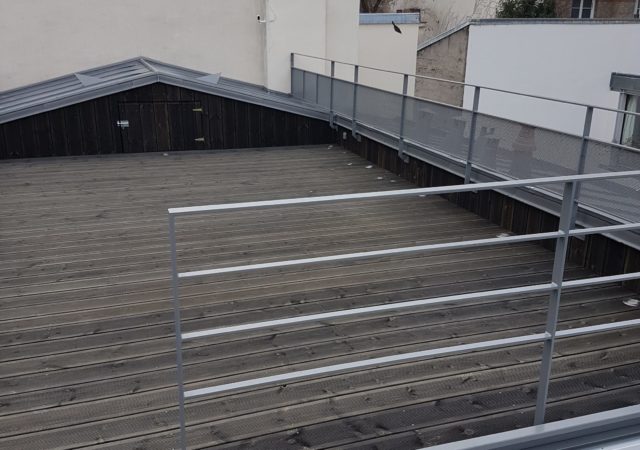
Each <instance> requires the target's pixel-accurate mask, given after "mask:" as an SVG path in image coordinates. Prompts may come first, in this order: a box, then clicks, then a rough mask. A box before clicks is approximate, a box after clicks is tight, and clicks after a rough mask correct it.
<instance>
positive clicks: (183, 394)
mask: <svg viewBox="0 0 640 450" xmlns="http://www.w3.org/2000/svg"><path fill="white" fill-rule="evenodd" d="M630 177H640V170H634V171H627V172H614V173H599V174H583V175H571V176H563V177H548V178H537V179H531V180H510V181H501V182H492V183H477V184H474V185H458V186H443V187H431V188H418V189H404V190H396V191H382V192H367V193H357V194H345V195H330V196H322V197H304V198H294V199H284V200H267V201H257V202H243V203H230V204H217V205H205V206H192V207H181V208H170V209H169V210H168V213H169V241H170V247H171V290H172V298H173V311H174V326H175V333H176V365H177V385H178V394H179V395H178V398H179V419H180V446H181V448H183V449H186V417H185V400H186V399H187V398H196V397H201V396H204V395H210V394H213V393H220V392H227V391H231V390H236V389H242V388H247V387H252V386H260V385H265V384H270V383H278V382H282V381H290V380H297V379H302V378H306V377H310V376H315V375H320V374H329V373H337V372H343V371H346V370H353V369H358V368H364V367H377V366H380V365H385V364H391V363H397V362H400V361H411V360H418V359H425V358H433V357H437V356H443V355H452V354H461V353H468V352H473V351H478V350H485V349H492V348H501V347H509V346H514V345H522V344H526V343H535V342H543V343H544V349H543V355H542V365H541V369H540V378H539V382H538V395H537V400H536V412H535V424H541V423H544V416H545V410H546V403H547V393H548V387H549V381H550V377H551V365H552V359H553V348H554V344H555V340H556V338H563V337H572V336H579V335H583V334H588V333H597V332H604V331H611V330H618V329H623V328H628V327H635V326H640V319H635V320H627V321H621V322H614V323H607V324H600V325H592V326H585V327H579V328H573V329H568V330H557V325H558V311H559V308H560V298H561V293H562V289H563V288H573V287H584V286H594V285H598V284H605V283H614V282H622V281H627V280H635V279H640V272H635V273H628V274H619V275H610V276H603V277H595V278H586V279H579V280H571V281H565V280H564V277H563V276H564V267H565V262H566V259H567V254H568V245H569V239H570V237H572V236H584V235H590V234H599V233H603V232H615V231H622V230H632V229H640V223H631V224H622V225H611V226H604V227H592V228H584V229H575V228H574V222H575V214H576V210H577V201H576V193H577V191H578V187H579V185H580V183H582V182H585V181H597V180H607V179H619V178H630ZM554 183H556V184H557V183H562V184H564V195H563V200H562V212H561V216H560V225H559V228H558V230H557V231H551V232H545V233H535V234H525V235H516V236H504V237H496V238H489V239H476V240H467V241H460V242H449V243H439V244H429V245H421V246H413V247H402V248H391V249H385V250H376V251H367V252H358V253H348V254H339V255H330V256H321V257H314V258H303V259H293V260H284V261H275V262H269V263H260V264H249V265H241V266H229V267H222V268H216V269H204V270H198V271H190V272H179V271H178V268H177V250H176V248H177V247H176V218H177V217H180V216H183V215H193V214H207V213H213V212H219V211H230V210H244V209H249V208H269V207H279V206H291V205H312V204H317V203H322V202H339V201H346V200H366V199H379V198H388V197H400V196H415V195H441V194H448V193H459V192H471V191H482V190H492V189H498V188H499V189H508V188H517V187H521V186H539V185H545V184H554ZM545 239H555V241H556V246H555V256H554V263H553V270H552V277H551V280H550V282H549V283H544V284H538V285H532V286H520V287H514V288H508V289H500V290H493V291H481V292H473V293H467V294H459V295H452V296H447V297H437V298H428V299H419V300H413V301H406V302H398V303H392V304H384V305H377V306H371V307H363V308H353V309H346V310H337V311H331V312H328V313H322V314H308V315H301V316H296V317H288V318H283V319H277V320H270V321H263V322H254V323H248V324H242V325H235V326H226V327H216V328H210V329H204V330H198V331H192V332H188V333H183V332H182V319H181V307H180V299H179V283H180V280H181V279H187V278H195V277H204V276H213V275H218V274H223V273H232V272H246V271H255V270H260V269H265V268H274V267H287V266H295V265H303V264H305V265H307V264H315V263H320V262H327V261H348V260H356V259H363V258H370V257H373V256H384V255H391V254H404V253H410V252H426V251H432V250H443V249H454V248H473V247H479V246H488V245H499V244H508V243H514V242H530V241H540V240H545ZM545 292H548V293H550V302H549V307H548V312H547V323H546V326H545V332H543V333H537V334H531V335H524V336H516V337H510V338H504V339H496V340H490V341H484V342H478V343H472V344H462V345H456V346H451V347H442V348H437V349H430V350H423V351H417V352H411V353H404V354H399V355H392V356H385V357H380V358H372V359H365V360H359V361H354V362H349V363H343V364H334V365H328V366H323V367H318V368H314V369H309V370H302V371H294V372H288V373H284V374H279V375H273V376H266V377H259V378H254V379H251V380H245V381H240V382H233V383H226V384H222V385H217V386H210V387H204V388H198V389H191V390H185V388H184V368H183V358H182V343H183V341H185V340H192V339H199V338H204V337H208V336H214V335H223V334H229V333H236V332H243V331H248V330H255V329H260V328H270V327H275V326H287V325H291V324H294V323H302V322H311V321H321V320H326V319H331V318H338V317H346V316H355V315H365V314H371V313H381V312H386V311H397V310H401V309H405V308H419V307H423V306H427V305H433V304H439V303H445V302H462V301H468V300H472V299H480V298H501V297H505V296H513V295H520V294H531V293H545Z"/></svg>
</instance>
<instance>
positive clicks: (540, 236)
mask: <svg viewBox="0 0 640 450" xmlns="http://www.w3.org/2000/svg"><path fill="white" fill-rule="evenodd" d="M561 236H564V232H562V231H548V232H546V233H532V234H523V235H516V236H502V237H495V238H487V239H474V240H468V241H459V242H443V243H439V244H427V245H416V246H414V247H399V248H389V249H385V250H372V251H368V252H357V253H343V254H340V255H330V256H317V257H315V258H302V259H290V260H286V261H274V262H268V263H259V264H247V265H242V266H231V267H221V268H218V269H204V270H194V271H191V272H181V273H179V274H178V278H195V277H203V276H207V275H217V274H222V273H232V272H247V271H252V270H259V269H272V268H276V267H288V266H297V265H303V264H316V263H321V262H330V261H345V260H352V259H362V258H371V257H374V256H388V255H397V254H402V253H414V252H422V251H430V250H455V249H460V248H472V247H481V246H484V245H491V244H497V245H499V244H510V243H516V242H531V241H540V240H545V239H553V238H557V237H561Z"/></svg>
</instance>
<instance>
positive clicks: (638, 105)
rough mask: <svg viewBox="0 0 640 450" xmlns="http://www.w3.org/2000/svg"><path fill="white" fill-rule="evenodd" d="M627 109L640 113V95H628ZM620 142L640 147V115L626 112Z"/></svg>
mask: <svg viewBox="0 0 640 450" xmlns="http://www.w3.org/2000/svg"><path fill="white" fill-rule="evenodd" d="M624 109H625V111H632V112H637V113H640V95H628V94H627V101H626V105H625V108H624ZM620 143H621V144H622V145H627V146H629V147H636V148H640V116H632V115H631V114H625V115H624V119H623V120H622V132H621V135H620Z"/></svg>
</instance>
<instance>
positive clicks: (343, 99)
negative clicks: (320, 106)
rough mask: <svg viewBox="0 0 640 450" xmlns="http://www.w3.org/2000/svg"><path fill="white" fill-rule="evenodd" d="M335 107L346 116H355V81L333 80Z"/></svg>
mask: <svg viewBox="0 0 640 450" xmlns="http://www.w3.org/2000/svg"><path fill="white" fill-rule="evenodd" d="M333 109H334V111H335V112H337V113H338V114H342V115H344V116H346V117H352V116H353V83H349V82H348V81H343V80H337V79H334V80H333Z"/></svg>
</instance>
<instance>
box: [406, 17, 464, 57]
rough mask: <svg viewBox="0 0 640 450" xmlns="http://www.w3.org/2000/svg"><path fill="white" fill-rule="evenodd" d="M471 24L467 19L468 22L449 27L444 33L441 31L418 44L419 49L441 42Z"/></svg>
mask: <svg viewBox="0 0 640 450" xmlns="http://www.w3.org/2000/svg"><path fill="white" fill-rule="evenodd" d="M470 24H471V21H466V22H462V23H461V24H459V25H457V26H455V27H453V28H450V29H448V30H447V31H445V32H444V33H440V34H438V35H436V36H434V37H432V38H430V39H427V40H426V41H424V42H423V43H422V44H419V45H418V51H420V50H423V49H425V48H427V47H429V46H430V45H433V44H435V43H436V42H439V41H441V40H443V39H445V38H447V37H449V36H451V35H452V34H454V33H457V32H458V31H460V30H464V29H465V28H467V27H468V26H469V25H470Z"/></svg>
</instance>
